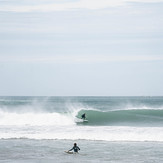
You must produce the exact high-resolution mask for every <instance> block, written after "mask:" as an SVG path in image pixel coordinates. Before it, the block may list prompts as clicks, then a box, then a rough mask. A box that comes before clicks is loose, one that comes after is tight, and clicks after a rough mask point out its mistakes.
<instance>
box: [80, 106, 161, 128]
mask: <svg viewBox="0 0 163 163" xmlns="http://www.w3.org/2000/svg"><path fill="white" fill-rule="evenodd" d="M83 113H86V119H87V120H88V123H83V125H92V126H93V125H104V126H114V125H123V126H124V125H127V126H162V124H163V110H148V109H142V110H141V109H138V110H136V109H134V110H114V111H106V112H103V111H98V110H80V111H79V112H78V114H77V117H81V115H82V114H83Z"/></svg>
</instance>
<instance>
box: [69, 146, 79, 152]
mask: <svg viewBox="0 0 163 163" xmlns="http://www.w3.org/2000/svg"><path fill="white" fill-rule="evenodd" d="M72 150H74V152H78V150H80V148H79V147H78V146H73V148H72V149H70V150H69V151H72Z"/></svg>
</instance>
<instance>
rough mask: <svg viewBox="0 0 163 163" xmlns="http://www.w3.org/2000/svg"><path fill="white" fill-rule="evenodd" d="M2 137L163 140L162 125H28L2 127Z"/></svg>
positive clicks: (0, 135)
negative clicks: (139, 126) (140, 126)
mask: <svg viewBox="0 0 163 163" xmlns="http://www.w3.org/2000/svg"><path fill="white" fill-rule="evenodd" d="M156 133H157V134H156ZM0 138H4V139H7V138H29V139H59V140H63V139H68V140H77V139H84V140H102V141H139V142H140V141H158V142H163V128H162V127H142V128H138V127H118V126H115V127H113V126H112V127H108V126H105V127H104V126H103V127H90V126H75V125H72V126H69V127H65V126H57V127H54V126H51V127H50V126H48V127H47V126H46V127H45V126H43V127H41V126H40V127H34V128H32V127H31V126H26V127H19V128H11V127H10V126H8V128H6V129H3V130H2V128H0Z"/></svg>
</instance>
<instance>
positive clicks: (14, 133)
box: [0, 96, 163, 163]
mask: <svg viewBox="0 0 163 163" xmlns="http://www.w3.org/2000/svg"><path fill="white" fill-rule="evenodd" d="M83 113H86V119H87V120H88V122H83V121H82V120H81V119H80V117H81V115H82V114H83ZM74 142H76V143H77V144H78V146H79V147H80V148H81V150H80V152H79V154H78V155H70V154H67V153H65V152H64V151H66V150H69V149H70V148H72V146H73V143H74ZM162 151H163V97H96V96H95V97H94V96H92V97H90V96H89V97H86V96H84V97H24V96H23V97H2V96H1V97H0V162H15V163H16V162H56V163H57V162H61V163H62V162H63V163H64V162H65V163H67V162H94V163H96V162H111V163H114V162H118V163H131V162H132V163H140V162H142V163H146V162H147V163H161V162H163V155H162Z"/></svg>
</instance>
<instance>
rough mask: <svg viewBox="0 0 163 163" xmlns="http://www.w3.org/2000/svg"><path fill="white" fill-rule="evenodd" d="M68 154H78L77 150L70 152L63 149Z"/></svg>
mask: <svg viewBox="0 0 163 163" xmlns="http://www.w3.org/2000/svg"><path fill="white" fill-rule="evenodd" d="M65 152H66V153H68V154H78V153H77V152H70V151H65Z"/></svg>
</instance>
